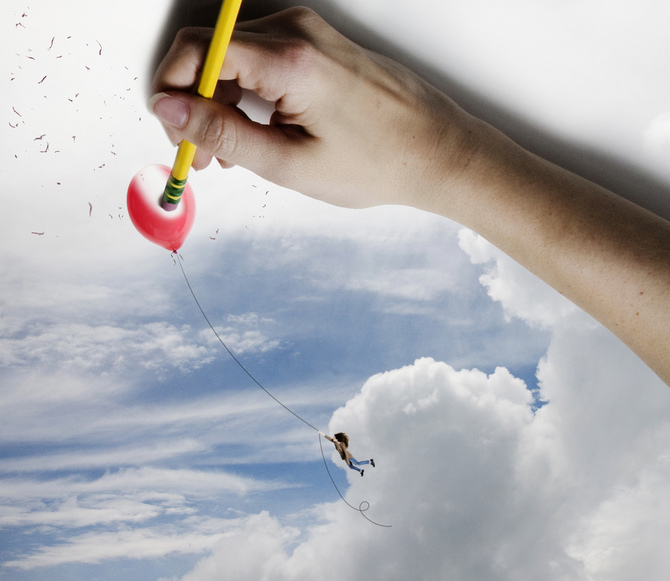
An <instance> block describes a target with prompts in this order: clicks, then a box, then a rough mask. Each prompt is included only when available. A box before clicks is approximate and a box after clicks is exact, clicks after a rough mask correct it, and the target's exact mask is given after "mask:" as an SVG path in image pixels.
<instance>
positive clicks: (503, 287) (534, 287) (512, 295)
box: [458, 228, 580, 327]
mask: <svg viewBox="0 0 670 581" xmlns="http://www.w3.org/2000/svg"><path fill="white" fill-rule="evenodd" d="M458 240H459V245H460V247H461V248H462V249H463V251H464V252H466V253H467V254H468V256H469V257H470V260H471V261H472V262H473V263H474V264H485V265H486V266H487V270H486V272H485V274H482V275H481V276H480V278H479V281H480V282H481V284H482V285H483V286H485V287H486V288H487V289H488V293H489V296H490V297H491V298H492V299H493V300H494V301H498V302H499V303H500V304H501V305H502V307H503V310H504V312H505V315H506V316H507V317H509V318H511V317H519V318H520V319H523V320H524V321H526V322H527V323H528V324H530V325H540V326H542V327H552V326H554V325H557V324H559V323H562V322H564V321H565V320H566V318H568V317H571V316H573V315H575V314H577V313H578V312H580V311H579V309H577V307H575V305H574V304H573V303H571V302H570V301H569V300H567V299H566V298H565V297H563V296H562V295H561V294H560V293H558V292H557V291H555V290H554V289H553V288H551V287H550V286H549V285H548V284H546V283H545V282H543V281H541V280H540V279H538V278H537V277H536V276H535V275H533V274H531V273H530V272H529V271H528V270H526V269H525V268H523V267H522V266H521V265H520V264H519V263H517V262H515V261H514V260H512V259H511V258H509V256H507V255H506V254H505V253H504V252H502V251H500V250H498V249H497V248H496V247H495V246H493V244H491V243H490V242H488V241H487V240H486V239H485V238H483V237H482V236H480V235H479V234H476V233H475V232H473V231H472V230H469V229H467V228H463V229H462V230H460V231H459V233H458Z"/></svg>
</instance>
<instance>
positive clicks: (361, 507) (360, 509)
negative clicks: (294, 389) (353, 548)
mask: <svg viewBox="0 0 670 581" xmlns="http://www.w3.org/2000/svg"><path fill="white" fill-rule="evenodd" d="M319 448H321V457H322V458H323V465H324V466H325V467H326V472H328V476H330V481H331V482H332V483H333V486H334V487H335V490H337V494H339V495H340V498H341V499H342V501H343V502H344V504H346V505H347V506H348V507H349V508H351V509H353V510H355V511H357V512H359V513H360V514H361V516H362V517H363V518H364V519H366V520H367V521H369V522H371V523H372V524H373V525H377V526H378V527H384V528H386V529H390V528H391V526H392V525H383V524H379V523H378V522H375V521H373V520H372V519H371V518H370V517H368V515H367V514H365V511H366V510H368V509H369V508H370V503H369V502H368V501H367V500H364V501H363V502H361V503H360V504H359V505H358V508H356V507H355V506H353V505H351V504H349V503H348V502H347V500H346V499H345V498H344V496H342V493H341V492H340V489H339V488H338V487H337V484H335V480H333V475H332V474H331V473H330V469H329V468H328V462H326V455H325V454H324V453H323V445H322V444H321V434H319Z"/></svg>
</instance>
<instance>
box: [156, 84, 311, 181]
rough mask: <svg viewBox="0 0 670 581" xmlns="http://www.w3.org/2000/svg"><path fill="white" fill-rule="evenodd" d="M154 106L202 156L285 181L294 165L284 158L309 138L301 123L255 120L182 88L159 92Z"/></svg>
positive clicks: (169, 124)
mask: <svg viewBox="0 0 670 581" xmlns="http://www.w3.org/2000/svg"><path fill="white" fill-rule="evenodd" d="M153 111H154V113H155V114H156V116H157V117H158V118H159V119H161V120H162V121H163V122H164V123H166V124H167V125H168V126H170V127H171V130H172V131H174V132H176V133H177V134H178V135H180V136H181V138H183V139H186V140H188V141H190V142H191V143H193V144H194V145H196V147H197V148H198V149H199V150H201V154H200V155H201V156H202V155H205V154H207V155H209V156H212V157H216V158H217V159H219V160H223V161H224V163H225V164H226V165H229V164H234V165H241V166H243V167H246V168H247V169H250V170H251V171H253V172H255V173H257V174H259V175H261V176H263V177H267V178H268V179H271V180H272V181H275V182H277V183H281V182H282V181H286V176H288V175H290V173H291V172H290V166H291V165H293V164H290V163H289V160H290V159H291V158H292V157H293V155H294V154H295V153H296V149H298V148H300V147H301V144H302V143H303V142H304V141H305V140H308V139H309V136H307V135H306V134H305V133H304V131H302V129H301V128H298V127H294V126H285V125H282V126H275V125H262V124H259V123H255V122H253V121H251V120H250V119H248V118H247V117H246V116H245V115H244V114H242V113H241V112H240V111H239V110H238V109H237V108H236V107H232V106H229V105H222V104H220V103H216V102H213V101H210V100H208V99H204V98H202V97H199V96H197V95H190V94H186V93H180V92H174V93H167V94H164V95H161V96H159V98H158V99H156V100H155V102H154V106H153ZM204 159H205V158H203V157H200V158H199V161H200V162H204ZM285 185H286V184H285Z"/></svg>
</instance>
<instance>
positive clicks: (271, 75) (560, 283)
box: [153, 9, 670, 441]
mask: <svg viewBox="0 0 670 581" xmlns="http://www.w3.org/2000/svg"><path fill="white" fill-rule="evenodd" d="M210 34H211V33H210V32H208V31H205V30H190V31H186V32H184V33H182V34H181V35H180V36H179V37H178V38H177V40H176V42H175V45H174V46H173V48H172V49H171V51H170V53H169V54H168V55H167V57H166V59H165V60H164V61H163V63H162V65H161V67H160V68H159V70H158V72H157V75H156V80H155V86H154V89H155V91H156V92H162V91H168V92H169V94H170V95H171V96H172V98H168V99H165V98H162V99H159V100H157V101H156V99H154V102H153V104H154V112H155V113H156V114H157V115H159V116H160V117H161V118H162V119H163V120H164V124H165V126H166V129H167V131H168V134H169V136H170V137H171V139H172V140H173V141H174V142H175V143H176V142H178V141H179V139H181V138H186V139H188V140H189V141H192V142H193V143H195V144H196V145H198V148H199V149H198V154H197V156H196V160H195V162H194V166H195V167H196V168H201V167H204V166H206V165H207V164H208V163H209V161H210V159H211V157H212V156H214V157H216V158H217V159H218V160H219V161H220V163H221V164H222V165H223V166H228V165H231V164H239V165H242V166H244V167H246V168H248V169H250V170H252V171H254V172H255V173H257V174H259V175H261V176H263V177H265V178H267V179H269V180H271V181H273V182H275V183H278V184H280V185H283V186H286V187H290V188H292V189H295V190H297V191H300V192H302V193H305V194H307V195H310V196H313V197H315V198H318V199H321V200H324V201H326V202H329V203H333V204H337V205H342V206H347V207H366V206H374V205H378V204H405V205H409V206H414V207H416V208H420V209H423V210H427V211H430V212H435V213H438V214H441V215H444V216H447V217H449V218H452V219H454V220H456V221H458V222H460V223H462V224H464V225H465V226H468V227H470V228H472V229H473V230H475V231H477V232H478V233H479V234H481V235H482V236H484V237H485V238H487V239H488V240H489V241H490V242H491V243H493V244H495V245H496V246H497V247H499V248H500V249H501V250H503V251H504V252H506V253H507V254H508V255H509V256H510V257H512V258H513V259H515V260H516V261H518V262H519V263H520V264H522V265H523V266H525V267H526V268H528V269H529V270H530V271H532V272H534V273H535V274H536V275H537V276H539V277H540V278H542V279H543V280H545V281H546V282H548V283H549V284H550V285H552V286H553V287H554V288H555V289H556V290H558V291H559V292H561V293H562V294H564V295H565V296H566V297H567V298H569V299H570V300H572V301H573V302H575V303H576V304H577V305H579V306H580V307H582V308H583V309H584V310H585V311H587V312H589V313H590V314H591V315H593V316H594V317H595V318H596V319H598V320H599V321H600V322H601V323H603V324H604V325H605V326H606V327H608V328H609V329H610V330H611V331H612V332H614V333H615V334H616V335H617V336H619V337H620V338H621V339H622V340H623V341H624V342H625V343H626V344H627V345H628V346H629V347H631V348H632V349H633V350H634V351H635V352H636V353H637V354H638V355H639V356H640V357H641V358H642V359H643V360H644V361H645V362H646V363H647V364H648V365H649V366H650V367H651V368H652V369H653V370H654V371H655V372H656V373H657V374H658V375H659V376H660V377H661V378H662V379H663V380H664V381H666V383H669V384H670V224H669V223H668V222H667V221H665V220H663V219H661V218H659V217H657V216H655V215H653V214H651V213H649V212H647V211H646V210H643V209H642V208H640V207H638V206H636V205H634V204H632V203H630V202H628V201H626V200H625V199H624V198H622V197H620V196H617V195H616V194H614V193H612V192H609V191H607V190H605V189H603V188H601V187H599V186H597V185H596V184H593V183H591V182H589V181H587V180H584V179H582V178H580V177H578V176H576V175H574V174H571V173H570V172H567V171H566V170H563V169H561V168H559V167H557V166H555V165H553V164H551V163H549V162H547V161H545V160H542V159H540V158H538V157H537V156H535V155H533V154H532V153H530V152H528V151H526V150H524V149H522V148H521V147H519V146H518V145H517V144H515V143H514V142H513V141H511V140H510V139H508V138H507V137H505V136H504V135H502V134H501V133H500V132H498V131H497V130H496V129H494V128H493V127H491V126H490V125H488V124H486V123H484V122H482V121H480V120H478V119H476V118H474V117H472V116H471V115H469V114H468V113H466V112H465V111H463V110H462V109H461V108H460V107H458V106H457V105H456V104H455V103H454V102H453V101H451V100H450V99H449V98H448V97H447V96H445V95H444V94H442V93H441V92H439V91H437V90H436V89H434V88H433V87H431V86H430V85H428V84H427V83H425V82H424V81H422V80H421V79H419V78H418V77H416V76H415V75H414V74H412V73H411V72H409V71H408V70H406V69H404V68H403V67H401V66H400V65H398V64H397V63H394V62H393V61H390V60H388V59H386V58H384V57H382V56H380V55H377V54H374V53H370V52H368V51H366V50H364V49H362V48H360V47H358V46H357V45H355V44H353V43H351V42H350V41H348V40H347V39H345V38H344V37H342V36H341V35H339V33H337V32H336V31H334V30H333V29H332V28H330V27H329V26H328V25H327V24H325V23H324V22H323V21H322V20H321V19H320V18H319V17H317V16H316V15H315V14H314V13H312V12H311V11H306V10H304V9H300V10H289V11H285V12H282V13H279V14H277V15H274V16H271V17H268V18H265V19H261V20H259V21H253V22H250V23H243V24H241V25H240V26H239V27H238V31H237V32H236V33H235V35H234V37H233V41H232V43H231V45H230V47H229V49H228V54H227V58H226V61H225V63H224V67H223V69H222V72H221V78H222V79H224V80H226V81H229V82H228V83H226V84H225V85H222V87H225V89H222V90H221V91H220V92H219V94H218V96H217V98H216V99H215V100H214V101H212V102H209V101H205V100H203V99H201V98H199V97H197V96H195V95H192V94H190V93H188V92H186V91H188V90H189V89H190V88H191V87H192V86H193V85H194V84H195V81H196V79H197V73H198V67H199V66H200V64H201V63H202V59H203V58H204V53H205V50H206V46H207V43H208V40H209V35H210ZM240 88H244V89H249V90H252V91H255V92H256V93H257V94H258V95H259V96H260V97H261V98H263V99H265V100H267V101H270V102H273V103H274V104H275V113H274V115H273V117H272V121H271V123H270V124H269V125H261V124H258V123H254V122H252V121H250V120H249V119H247V118H246V117H245V116H244V115H243V114H241V113H240V112H239V110H237V108H236V107H235V105H236V104H237V102H238V101H239V97H240V96H241V91H240ZM331 441H332V440H331Z"/></svg>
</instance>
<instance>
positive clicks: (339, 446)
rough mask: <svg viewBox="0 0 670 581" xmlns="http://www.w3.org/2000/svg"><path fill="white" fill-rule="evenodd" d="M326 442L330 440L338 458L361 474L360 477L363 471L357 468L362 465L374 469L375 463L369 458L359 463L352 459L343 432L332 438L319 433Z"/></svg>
mask: <svg viewBox="0 0 670 581" xmlns="http://www.w3.org/2000/svg"><path fill="white" fill-rule="evenodd" d="M319 434H321V435H322V436H323V437H324V438H326V440H330V441H331V442H332V443H333V444H334V445H335V449H336V450H337V451H338V452H339V454H340V458H342V460H344V461H345V462H346V463H347V466H349V468H351V469H352V470H356V471H358V472H360V473H361V476H363V474H364V473H365V470H362V469H361V468H359V466H363V465H364V464H372V467H373V468H374V467H375V461H374V460H373V459H372V458H370V460H361V461H360V462H359V461H358V460H356V458H354V457H353V455H352V453H351V452H349V436H347V435H346V434H345V433H344V432H338V433H337V434H335V436H334V437H333V438H331V437H330V436H326V434H324V433H323V432H321V431H320V432H319Z"/></svg>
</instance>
